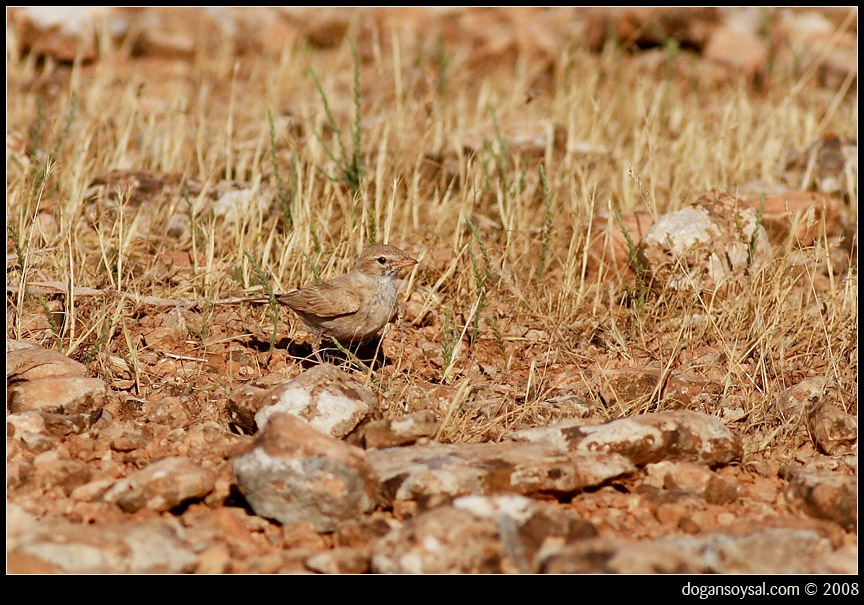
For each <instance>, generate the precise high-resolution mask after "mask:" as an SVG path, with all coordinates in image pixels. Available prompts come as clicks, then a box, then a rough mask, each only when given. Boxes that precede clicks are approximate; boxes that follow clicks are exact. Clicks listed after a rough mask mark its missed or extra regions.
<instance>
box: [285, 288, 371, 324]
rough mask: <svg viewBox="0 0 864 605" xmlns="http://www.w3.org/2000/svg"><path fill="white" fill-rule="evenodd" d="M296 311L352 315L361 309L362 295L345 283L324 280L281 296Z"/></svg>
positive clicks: (335, 315) (329, 314)
mask: <svg viewBox="0 0 864 605" xmlns="http://www.w3.org/2000/svg"><path fill="white" fill-rule="evenodd" d="M279 300H280V302H283V303H285V304H286V305H288V306H289V307H291V308H292V309H294V310H295V311H301V312H303V313H308V314H310V315H317V316H318V317H337V316H339V315H350V314H352V313H356V312H357V311H359V310H360V297H359V296H358V294H357V292H356V291H354V290H351V289H349V288H346V287H345V285H344V284H342V285H340V284H338V283H332V282H324V283H323V284H320V285H316V286H306V287H305V288H300V289H299V290H294V291H293V292H288V293H287V294H282V295H281V296H279Z"/></svg>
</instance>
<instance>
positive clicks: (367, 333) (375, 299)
mask: <svg viewBox="0 0 864 605" xmlns="http://www.w3.org/2000/svg"><path fill="white" fill-rule="evenodd" d="M416 264H417V261H416V260H414V259H413V258H411V257H410V256H408V254H407V253H406V252H404V251H402V250H400V249H399V248H396V247H394V246H387V245H383V244H379V245H375V246H371V247H369V248H366V250H364V251H363V253H362V254H361V255H360V257H359V258H358V259H357V262H355V263H354V268H353V269H352V270H351V271H350V272H349V273H346V274H345V275H340V276H339V277H334V278H333V279H328V280H327V281H325V282H323V283H321V284H315V285H309V286H304V287H302V288H299V289H297V290H294V291H293V292H288V293H287V294H282V295H280V296H278V297H277V299H278V300H279V302H281V303H283V304H285V305H287V306H288V307H290V308H291V309H292V310H293V311H294V312H295V313H296V314H297V315H298V317H300V319H301V320H302V321H303V325H304V326H306V329H307V330H309V331H310V332H312V333H313V334H315V340H314V342H313V343H312V350H313V352H314V353H315V357H316V358H317V359H318V361H319V362H320V361H321V356H320V354H319V347H320V346H321V339H322V338H323V337H328V338H329V337H332V338H335V339H336V340H338V341H339V342H340V343H342V344H349V343H362V342H363V341H366V340H369V339H370V338H372V337H373V336H375V335H376V334H377V333H378V332H379V331H380V330H381V329H382V328H383V327H384V326H385V325H387V323H388V322H389V321H391V320H392V319H393V317H394V315H395V314H396V310H397V307H398V304H399V303H398V300H397V298H396V275H397V274H398V273H399V270H400V269H402V268H403V267H410V266H412V265H416Z"/></svg>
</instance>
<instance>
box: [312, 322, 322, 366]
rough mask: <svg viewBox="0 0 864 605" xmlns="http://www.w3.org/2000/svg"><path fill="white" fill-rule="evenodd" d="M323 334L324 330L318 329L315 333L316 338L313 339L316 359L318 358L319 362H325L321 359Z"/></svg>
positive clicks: (313, 350)
mask: <svg viewBox="0 0 864 605" xmlns="http://www.w3.org/2000/svg"><path fill="white" fill-rule="evenodd" d="M322 336H323V332H321V330H318V331H317V332H316V333H315V340H313V341H312V352H313V353H314V354H315V359H317V360H318V363H319V364H322V363H324V360H323V359H321V351H320V349H321V338H322Z"/></svg>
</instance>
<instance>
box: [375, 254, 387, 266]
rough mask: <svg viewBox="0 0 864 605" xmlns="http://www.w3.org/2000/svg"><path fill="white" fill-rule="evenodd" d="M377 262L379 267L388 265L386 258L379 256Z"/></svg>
mask: <svg viewBox="0 0 864 605" xmlns="http://www.w3.org/2000/svg"><path fill="white" fill-rule="evenodd" d="M377 260H378V264H379V265H386V264H387V259H386V258H384V257H383V256H379V257H378V259H377Z"/></svg>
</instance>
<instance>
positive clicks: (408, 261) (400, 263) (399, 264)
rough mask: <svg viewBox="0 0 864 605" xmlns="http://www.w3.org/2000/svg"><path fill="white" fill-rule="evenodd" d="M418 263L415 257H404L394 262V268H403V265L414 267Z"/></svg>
mask: <svg viewBox="0 0 864 605" xmlns="http://www.w3.org/2000/svg"><path fill="white" fill-rule="evenodd" d="M416 264H417V261H416V260H414V259H413V258H403V259H402V260H398V261H396V262H395V263H393V268H394V269H401V268H402V267H413V266H414V265H416Z"/></svg>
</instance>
